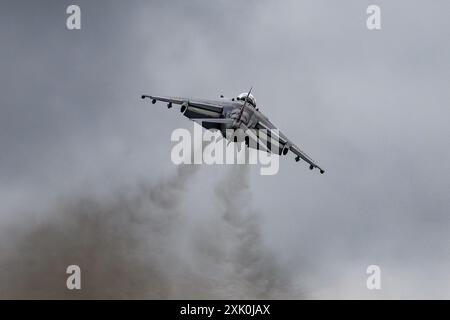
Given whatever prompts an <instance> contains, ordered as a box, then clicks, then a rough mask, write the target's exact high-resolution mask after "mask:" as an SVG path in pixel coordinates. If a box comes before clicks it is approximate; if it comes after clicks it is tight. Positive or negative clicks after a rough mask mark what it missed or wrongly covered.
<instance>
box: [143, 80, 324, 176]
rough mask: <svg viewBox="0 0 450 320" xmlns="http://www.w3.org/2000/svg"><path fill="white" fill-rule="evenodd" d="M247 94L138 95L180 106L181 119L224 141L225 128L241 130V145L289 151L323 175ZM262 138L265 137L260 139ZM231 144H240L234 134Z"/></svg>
mask: <svg viewBox="0 0 450 320" xmlns="http://www.w3.org/2000/svg"><path fill="white" fill-rule="evenodd" d="M251 91H252V89H250V90H249V91H248V92H244V93H241V94H240V95H238V96H237V97H236V98H231V99H226V98H224V97H223V96H220V98H221V99H220V100H206V99H190V98H181V97H166V96H151V95H142V96H141V97H142V99H145V98H149V99H151V101H152V103H153V104H155V103H156V102H157V101H162V102H165V103H167V107H168V108H169V109H170V108H172V106H173V105H174V104H176V105H181V109H180V111H181V113H182V114H183V115H184V116H186V117H187V118H189V119H191V120H193V121H196V122H198V123H199V124H201V125H202V126H203V127H204V128H205V129H208V130H220V132H221V133H222V135H223V137H225V138H227V139H229V136H227V135H226V132H227V131H229V130H227V129H232V130H234V131H236V130H238V129H241V130H242V131H243V132H245V135H246V136H245V143H246V145H247V146H248V147H253V148H257V149H264V150H266V151H267V152H272V153H275V150H276V151H277V152H278V154H280V155H287V154H288V152H289V151H292V152H293V153H294V154H295V155H296V157H295V161H297V162H298V161H300V159H303V160H304V161H306V162H307V163H308V164H309V168H310V169H311V170H313V169H314V168H318V169H319V170H320V173H322V174H323V173H324V172H325V170H324V169H322V168H321V167H320V166H319V165H318V164H317V163H316V162H315V161H314V160H312V159H311V158H310V157H309V156H308V155H307V154H306V153H304V152H303V151H302V150H301V149H300V148H299V147H297V146H296V145H295V144H294V143H292V142H291V141H290V140H289V139H288V138H287V137H286V136H285V135H284V134H282V133H281V132H280V131H278V129H277V128H276V127H275V126H274V125H273V124H272V123H271V122H270V121H269V119H268V118H267V117H266V116H265V115H264V114H263V113H262V112H261V111H259V108H257V107H256V100H255V97H254V96H253V95H252V94H251ZM249 129H251V130H249ZM261 129H264V130H261ZM274 130H277V131H276V132H277V133H274ZM258 131H264V132H265V133H267V134H266V135H265V136H264V135H258V134H257V132H258ZM255 132H256V134H255ZM262 136H264V137H265V138H262ZM250 139H251V141H252V142H256V144H253V143H250ZM274 140H276V141H277V142H278V146H277V147H276V148H273V147H272V146H271V144H270V141H274ZM230 141H231V140H230ZM234 142H242V141H238V139H237V135H235V136H234Z"/></svg>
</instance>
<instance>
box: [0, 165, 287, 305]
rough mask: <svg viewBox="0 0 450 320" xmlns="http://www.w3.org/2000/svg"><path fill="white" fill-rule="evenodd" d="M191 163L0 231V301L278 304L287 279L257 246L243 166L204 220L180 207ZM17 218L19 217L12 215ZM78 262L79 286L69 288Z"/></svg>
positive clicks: (233, 171) (68, 202)
mask: <svg viewBox="0 0 450 320" xmlns="http://www.w3.org/2000/svg"><path fill="white" fill-rule="evenodd" d="M198 168H199V167H198V166H179V167H178V168H177V171H176V173H175V174H174V175H173V176H171V177H169V178H167V179H163V180H161V181H160V182H159V183H156V184H154V185H150V184H148V183H142V184H140V185H139V186H137V187H135V188H134V190H117V191H116V192H114V193H113V194H111V195H108V196H101V197H100V196H99V197H97V196H93V195H89V194H88V195H82V196H79V195H78V196H72V197H70V198H65V199H61V200H60V201H59V203H58V204H54V205H52V206H50V209H49V210H47V211H46V212H44V213H43V214H40V215H39V214H38V215H36V217H40V218H36V219H35V220H36V221H34V222H33V224H32V225H31V226H29V227H28V228H26V229H24V228H23V225H21V226H20V227H17V228H16V229H13V230H11V229H9V231H8V232H6V233H4V234H3V235H2V240H3V241H2V244H1V253H0V283H1V286H0V298H44V299H46V298H64V299H74V298H106V299H108V298H113V299H122V298H131V299H133V298H150V299H160V298H162V299H164V298H277V297H280V296H283V295H284V294H286V295H287V294H288V293H287V292H288V290H287V289H288V286H289V283H288V279H287V276H286V275H285V274H284V273H283V272H281V270H280V269H279V268H278V266H277V263H276V261H275V259H274V257H273V256H272V255H271V254H270V252H269V251H267V250H266V249H265V247H264V245H263V243H262V238H261V233H260V228H259V220H258V213H257V212H256V211H255V210H254V209H253V208H252V206H251V199H250V190H249V181H248V168H247V166H242V165H241V166H232V167H230V168H229V169H230V170H229V172H228V171H227V173H228V174H227V175H226V177H225V178H224V179H223V181H220V182H219V183H218V184H217V187H216V188H215V192H214V194H213V195H212V198H213V199H215V201H213V202H216V208H215V209H214V210H213V211H212V212H211V214H210V215H209V217H210V218H209V219H206V220H205V219H204V220H200V221H197V222H194V223H191V224H189V221H190V216H189V215H190V214H191V211H192V210H190V209H189V208H186V207H184V206H182V204H183V202H184V201H185V200H186V198H187V197H188V196H187V194H189V193H188V192H187V189H188V187H189V186H190V181H191V179H193V178H195V173H196V172H197V171H198ZM18 214H20V213H18ZM72 264H75V265H78V266H80V268H81V272H82V289H81V290H79V291H69V290H68V289H67V288H66V279H67V277H68V275H67V274H66V268H67V266H69V265H72Z"/></svg>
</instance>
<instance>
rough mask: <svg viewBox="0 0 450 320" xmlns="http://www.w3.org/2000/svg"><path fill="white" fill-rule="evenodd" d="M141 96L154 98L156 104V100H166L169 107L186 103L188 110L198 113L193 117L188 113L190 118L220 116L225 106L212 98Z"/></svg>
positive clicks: (153, 101)
mask: <svg viewBox="0 0 450 320" xmlns="http://www.w3.org/2000/svg"><path fill="white" fill-rule="evenodd" d="M141 97H142V99H145V98H148V99H150V100H152V103H153V104H155V103H156V101H161V102H166V103H167V104H168V105H167V106H168V107H169V108H171V107H172V105H173V104H179V105H184V106H185V107H187V111H191V113H193V114H195V113H198V115H193V116H192V117H190V116H189V115H186V116H187V117H188V118H193V117H195V116H197V117H199V118H200V117H202V116H204V117H205V118H208V117H211V118H217V117H220V115H221V114H222V111H223V106H221V105H220V104H219V103H217V102H216V101H212V100H202V99H190V98H182V97H166V96H151V95H142V96H141Z"/></svg>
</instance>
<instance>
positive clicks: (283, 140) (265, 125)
mask: <svg viewBox="0 0 450 320" xmlns="http://www.w3.org/2000/svg"><path fill="white" fill-rule="evenodd" d="M256 127H257V128H259V129H266V130H277V131H278V135H277V134H276V131H274V132H272V131H271V133H270V134H271V136H272V137H273V138H275V139H277V138H278V140H279V142H280V144H281V145H283V146H288V147H289V150H290V151H291V152H292V153H294V154H295V155H296V156H297V157H296V158H295V161H297V162H298V161H300V159H302V160H304V161H305V162H307V163H308V164H309V168H310V169H311V170H312V169H314V168H317V169H319V170H320V173H322V174H323V173H324V172H325V170H324V169H323V168H322V167H320V166H319V165H318V164H317V162H315V161H314V160H313V159H311V158H310V157H309V156H308V155H307V154H306V153H305V152H304V151H303V150H302V149H300V148H299V147H298V146H297V145H296V144H294V143H293V142H292V141H290V140H289V139H288V138H287V137H286V136H285V135H284V134H283V133H282V132H281V131H279V130H278V129H277V128H276V127H275V126H274V125H273V124H272V123H271V122H270V121H268V120H267V121H259V122H258V124H257V125H256Z"/></svg>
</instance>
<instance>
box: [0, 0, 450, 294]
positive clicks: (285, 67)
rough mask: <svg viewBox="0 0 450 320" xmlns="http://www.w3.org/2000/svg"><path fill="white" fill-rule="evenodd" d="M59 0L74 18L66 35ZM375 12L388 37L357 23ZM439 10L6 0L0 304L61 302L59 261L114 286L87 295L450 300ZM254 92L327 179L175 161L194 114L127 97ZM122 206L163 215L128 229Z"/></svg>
mask: <svg viewBox="0 0 450 320" xmlns="http://www.w3.org/2000/svg"><path fill="white" fill-rule="evenodd" d="M72 3H76V4H78V5H79V6H80V7H81V19H82V28H81V30H77V31H69V30H67V29H66V21H65V20H66V18H67V15H66V13H65V11H66V8H67V6H68V5H70V4H72ZM369 4H378V5H379V6H380V7H381V19H382V30H379V31H369V30H368V29H367V28H366V18H367V14H366V9H367V6H368V5H369ZM449 12H450V3H449V2H448V1H445V0H439V1H438V0H436V1H433V2H430V1H424V0H408V1H406V0H402V1H382V0H377V1H351V0H346V1H339V3H337V2H336V1H331V0H328V1H323V0H320V1H317V0H315V1H313V0H308V1H282V2H280V1H188V2H186V1H165V2H164V3H163V2H161V1H137V0H136V1H127V2H124V1H106V0H101V1H100V0H98V1H76V2H73V1H2V2H1V4H0V43H1V44H0V45H1V50H0V70H1V76H0V101H1V103H0V108H1V109H0V229H1V230H0V231H1V235H0V240H1V245H0V248H1V250H2V251H1V252H2V253H1V254H0V297H67V298H71V297H73V296H71V295H70V294H71V293H68V292H67V290H66V291H64V290H65V288H64V286H65V277H66V275H65V267H64V266H66V265H68V264H80V265H81V268H82V270H83V274H85V275H86V281H91V280H92V282H95V281H96V280H95V279H96V278H99V277H102V276H103V272H106V271H105V270H109V271H110V272H109V273H108V277H110V278H111V279H117V278H121V279H123V280H122V282H121V283H120V285H118V286H115V287H113V288H111V287H108V283H110V281H109V280H108V281H107V282H105V283H101V284H100V283H99V284H98V285H96V286H95V288H93V287H94V285H93V286H92V287H89V282H87V283H86V285H85V289H84V290H85V292H86V294H87V296H88V297H113V298H116V297H119V298H122V297H131V298H174V297H176V298H209V297H218V298H235V297H245V298H259V297H279V296H283V297H290V298H368V299H371V298H374V299H377V298H450V273H449V272H450V271H449V270H450V217H449V214H450V212H449V208H450V200H449V199H450V198H449V193H450V149H449V148H448V141H449V139H448V137H449V136H450V126H449V124H448V121H449V120H448V119H450V109H449V107H450V91H449V88H450V60H449V57H450V43H449V41H448V39H449V38H450V21H449V19H448V13H449ZM251 86H253V87H254V89H253V90H254V91H253V94H254V95H255V97H256V100H257V103H258V106H259V108H260V109H261V111H262V112H263V113H265V114H266V115H267V116H268V117H269V118H270V119H271V121H272V122H273V123H274V124H276V125H277V126H279V128H280V129H281V130H282V131H283V133H284V134H286V135H287V136H288V137H289V138H290V139H292V140H293V141H294V142H295V143H296V144H298V145H299V146H300V147H301V148H302V149H303V150H305V151H306V152H307V153H308V154H309V155H310V156H311V157H312V158H313V159H315V160H317V161H318V162H319V163H320V164H321V165H322V166H323V167H324V168H325V169H326V170H327V172H326V173H325V174H324V175H320V174H318V173H317V172H316V171H313V172H311V171H309V170H308V168H307V166H306V165H305V164H304V163H295V161H294V160H293V157H292V156H291V157H286V158H283V159H281V163H280V172H279V174H277V175H275V176H260V175H259V169H258V167H252V168H245V169H242V168H233V167H230V166H213V167H207V166H202V167H200V168H195V169H194V170H190V169H187V171H186V168H182V170H180V168H178V169H177V168H176V167H175V166H174V165H173V164H172V163H171V161H170V151H171V148H172V146H173V145H174V144H173V142H171V141H170V134H171V132H172V131H173V130H174V129H176V128H189V129H192V126H193V125H192V122H189V121H188V120H187V119H186V118H184V117H182V116H181V115H180V113H179V112H177V111H176V110H175V109H176V108H174V109H172V110H167V108H165V106H164V105H158V104H157V105H152V104H150V103H148V101H146V102H143V101H141V100H140V98H139V97H140V95H141V94H142V93H148V94H155V95H177V96H190V97H199V98H212V99H214V98H217V97H218V96H219V95H220V94H224V95H225V96H228V97H232V96H235V95H237V94H239V93H241V92H244V91H246V90H248V88H249V87H251ZM241 170H244V172H241ZM142 186H144V187H142ZM142 188H144V190H147V191H148V189H147V188H149V190H150V191H148V192H147V191H145V192H144V193H143V194H145V195H146V196H148V195H150V198H149V199H148V200H145V201H144V204H145V205H144V204H143V205H141V206H139V210H138V209H135V207H134V206H135V204H136V201H142V200H136V198H139V199H140V195H141V194H140V192H142ZM155 190H156V191H155ZM146 192H147V193H146ZM127 195H130V197H129V198H127V200H126V201H125V202H123V203H119V204H118V202H120V201H119V200H117V198H118V197H119V198H120V197H121V196H124V197H126V196H127ZM86 197H87V198H89V199H90V201H91V202H92V201H93V203H94V205H92V204H91V205H88V206H87V207H86V206H81V207H80V206H79V203H80V202H83V201H84V200H80V199H85V198H86ZM175 199H176V200H175ZM91 202H89V203H91ZM68 203H70V205H69V204H68ZM73 203H75V205H73V206H72V205H71V204H73ZM83 203H84V202H83ZM112 203H113V204H112ZM169 204H170V205H169ZM146 206H149V207H148V208H149V209H148V211H146V209H145V208H146ZM68 207H70V208H71V209H70V210H68V209H67V208H68ZM99 207H101V208H104V207H107V208H114V210H112V209H111V210H112V211H113V212H114V218H113V217H111V216H110V215H109V214H108V212H109V211H108V210H109V209H105V210H103V209H102V210H99V209H98V208H99ZM143 207H144V209H142V208H143ZM136 210H137V211H139V217H141V218H142V217H147V218H148V219H150V218H151V217H156V218H157V219H156V218H155V219H156V220H155V221H157V222H155V221H153V220H151V219H150V220H149V221H147V223H143V224H139V227H137V226H136V225H134V224H133V223H134V222H133V221H134V220H133V218H132V217H134V215H135V214H136ZM91 211H92V212H91ZM99 211H100V212H101V214H99V213H98V212H99ZM174 212H176V215H175V216H176V218H174V219H175V220H171V219H170V218H168V217H171V214H174ZM231 213H233V214H236V215H235V216H233V214H231ZM230 214H231V215H230ZM84 215H87V216H89V217H91V218H92V217H95V219H94V220H95V223H94V224H92V223H91V222H92V221H91V220H89V219H87V220H88V222H86V219H81V218H79V217H81V216H84ZM141 215H142V216H141ZM127 217H128V218H130V219H127ZM147 218H145V219H147ZM166 218H167V219H169V220H167V221H169V222H167V221H166V220H165V219H166ZM113 219H115V220H113ZM158 219H162V220H164V221H166V222H167V223H168V224H170V226H171V227H170V228H167V230H166V229H164V230H165V231H164V232H161V231H160V229H159V227H158V226H159V224H158V223H159V222H160V220H158ZM162 220H161V221H162ZM130 221H131V222H130ZM249 221H251V223H249ZM84 223H87V224H88V225H89V227H87V226H85V225H84ZM155 223H156V224H157V225H158V226H156V227H155ZM92 225H95V226H96V227H92ZM98 225H102V226H105V225H106V226H107V227H105V228H103V227H98ZM155 228H156V229H157V230H159V231H156V233H157V234H155V232H154V229H155ZM230 228H231V229H232V230H234V231H230V230H231V229H230ZM233 228H234V229H233ZM152 230H153V231H152ZM80 232H83V233H82V234H80ZM102 232H104V234H103V233H102ZM152 232H153V233H152ZM125 233H126V234H127V235H128V236H129V237H128V236H127V237H124V238H123V239H122V238H121V236H120V235H121V234H125ZM136 234H139V236H138V237H137V236H136ZM243 234H244V235H243ZM245 234H252V236H251V237H246V236H245ZM130 237H131V238H132V241H131V242H130V241H128V240H129V238H130ZM125 238H126V239H125ZM83 239H84V240H83ZM94 239H95V240H94ZM105 239H108V240H105ZM112 239H116V240H117V239H118V240H117V242H115V243H114V242H111V245H105V246H104V247H102V246H99V245H98V243H99V242H102V241H105V242H109V240H111V241H112ZM64 240H67V242H64ZM91 240H92V241H91ZM150 242H151V245H149V247H148V246H147V245H148V243H150ZM144 243H145V244H146V245H145V246H144V245H143V244H144ZM255 243H257V246H255ZM93 244H95V245H93ZM247 245H248V246H247ZM108 250H109V251H108ZM148 250H150V251H151V252H156V253H158V254H148V256H146V254H147V253H148V252H147V251H148ZM105 251H108V252H109V253H110V254H103V252H105ZM71 252H73V255H71ZM261 252H263V253H261ZM49 253H51V259H50V258H49V256H48V254H49ZM122 253H123V254H122ZM242 255H245V257H242ZM248 256H252V257H255V259H247V257H248ZM130 257H131V258H130ZM224 257H226V258H224ZM78 260H79V262H78ZM93 260H95V263H92V261H93ZM143 260H145V262H143ZM269 260H270V264H269V265H270V268H269V267H267V266H268V264H267V263H266V262H267V261H269ZM44 261H47V262H48V261H52V263H54V264H55V265H57V266H58V267H55V266H54V265H51V264H50V263H44ZM118 261H119V262H118ZM116 264H117V265H116ZM132 264H133V266H131V265H132ZM372 264H375V265H378V266H380V268H381V271H382V290H379V291H369V290H368V289H367V288H366V278H367V275H366V268H367V266H369V265H372ZM113 265H116V267H115V268H113V267H111V266H113ZM127 266H129V267H127ZM174 266H176V267H174ZM149 268H155V270H157V271H155V272H154V273H151V274H150V273H146V272H142V270H147V271H148V269H149ZM94 269H95V271H94ZM61 270H62V271H61ZM162 270H164V272H163V271H162ZM166 270H168V271H166ZM236 270H238V271H237V272H236ZM58 272H60V274H59V273H58ZM90 272H91V273H90ZM140 272H141V273H140ZM51 273H56V275H55V276H54V277H52V278H51V279H52V280H51V281H47V280H46V279H47V278H46V277H48V276H49V274H51ZM131 274H133V275H131ZM136 275H139V276H136ZM152 277H153V278H154V279H153V278H152ZM206 278H207V279H206ZM269 278H270V281H269ZM40 279H41V280H40ZM61 279H62V280H61ZM155 279H158V281H159V282H158V287H156V286H155V285H154V283H155V281H156V280H155ZM60 280H61V283H59V282H58V281H60ZM128 280H129V281H128ZM265 280H267V281H269V282H270V285H269V284H267V283H266V282H265ZM111 281H114V280H111ZM146 281H148V282H149V283H152V285H150V284H149V285H145V282H146ZM216 281H217V282H216ZM243 282H245V283H246V284H245V285H242V286H240V285H239V284H242V283H243ZM247 282H248V283H247ZM255 282H258V285H255V286H254V287H253V286H252V285H254V283H255ZM59 286H60V287H59ZM55 288H56V289H55ZM123 288H126V290H123ZM155 288H159V289H155ZM275 289H276V290H275ZM89 290H91V291H89ZM121 291H123V292H124V293H123V294H122V295H121V294H119V293H118V292H121ZM264 292H267V293H268V294H267V295H264Z"/></svg>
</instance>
